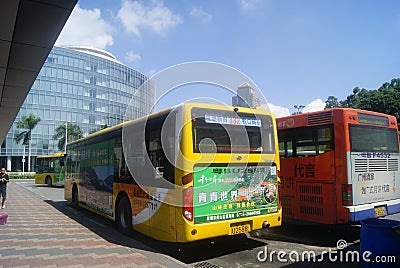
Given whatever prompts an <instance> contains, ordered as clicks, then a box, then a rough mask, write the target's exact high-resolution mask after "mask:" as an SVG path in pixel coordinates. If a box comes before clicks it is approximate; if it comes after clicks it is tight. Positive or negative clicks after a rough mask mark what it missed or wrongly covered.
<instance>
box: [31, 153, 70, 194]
mask: <svg viewBox="0 0 400 268" xmlns="http://www.w3.org/2000/svg"><path fill="white" fill-rule="evenodd" d="M64 163H65V153H55V154H53V155H50V156H38V157H37V158H36V167H35V172H36V173H35V184H47V185H48V186H53V185H54V186H63V185H64V175H65V168H64V166H65V165H64Z"/></svg>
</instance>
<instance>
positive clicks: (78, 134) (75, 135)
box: [53, 122, 83, 151]
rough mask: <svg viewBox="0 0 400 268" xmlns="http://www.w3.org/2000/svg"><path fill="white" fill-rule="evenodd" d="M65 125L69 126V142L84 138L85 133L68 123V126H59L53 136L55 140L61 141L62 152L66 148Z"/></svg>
mask: <svg viewBox="0 0 400 268" xmlns="http://www.w3.org/2000/svg"><path fill="white" fill-rule="evenodd" d="M65 125H67V131H66V132H67V142H71V141H74V140H77V139H80V138H82V137H83V131H82V129H81V128H80V127H79V126H78V125H75V124H71V123H70V122H67V123H66V124H62V125H60V126H58V127H57V128H56V130H55V133H54V135H53V139H55V140H57V139H59V140H58V149H59V150H60V151H64V148H65V147H64V146H65Z"/></svg>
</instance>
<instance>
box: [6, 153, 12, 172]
mask: <svg viewBox="0 0 400 268" xmlns="http://www.w3.org/2000/svg"><path fill="white" fill-rule="evenodd" d="M7 170H9V171H11V156H7Z"/></svg>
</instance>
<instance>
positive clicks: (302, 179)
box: [277, 108, 400, 224]
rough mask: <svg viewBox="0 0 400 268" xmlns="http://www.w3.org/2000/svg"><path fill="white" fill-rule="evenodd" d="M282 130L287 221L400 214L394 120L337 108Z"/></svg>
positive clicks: (286, 121)
mask: <svg viewBox="0 0 400 268" xmlns="http://www.w3.org/2000/svg"><path fill="white" fill-rule="evenodd" d="M277 127H278V139H279V150H280V159H281V161H280V162H281V171H280V177H281V182H282V185H281V202H282V206H283V217H284V218H291V219H295V220H303V221H310V222H318V223H325V224H337V223H345V222H354V221H360V220H363V219H367V218H375V217H381V216H386V215H389V214H394V213H398V212H400V192H399V190H400V189H397V188H398V187H399V186H400V172H399V159H400V155H399V142H398V127H397V120H396V118H395V117H394V116H390V115H386V114H382V113H376V112H371V111H364V110H357V109H341V108H335V109H330V110H324V111H319V112H312V113H305V114H298V115H292V116H287V117H282V118H278V119H277Z"/></svg>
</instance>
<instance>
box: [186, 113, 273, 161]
mask: <svg viewBox="0 0 400 268" xmlns="http://www.w3.org/2000/svg"><path fill="white" fill-rule="evenodd" d="M192 122H193V151H194V152H195V153H212V152H216V153H258V154H260V153H274V152H275V141H274V128H273V121H272V118H271V117H270V116H268V115H254V114H247V113H246V114H245V113H236V112H234V111H220V110H218V111H217V110H211V109H193V110H192Z"/></svg>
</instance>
